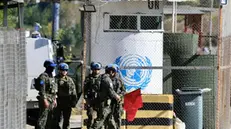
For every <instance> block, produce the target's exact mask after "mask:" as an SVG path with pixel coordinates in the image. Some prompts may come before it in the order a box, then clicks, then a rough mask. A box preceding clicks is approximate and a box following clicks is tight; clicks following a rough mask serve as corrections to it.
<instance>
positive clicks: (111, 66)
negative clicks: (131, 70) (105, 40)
mask: <svg viewBox="0 0 231 129" xmlns="http://www.w3.org/2000/svg"><path fill="white" fill-rule="evenodd" d="M105 70H106V71H109V70H112V71H114V72H118V71H119V66H118V65H117V64H109V65H107V66H106V67H105Z"/></svg>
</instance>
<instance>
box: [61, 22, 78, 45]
mask: <svg viewBox="0 0 231 129" xmlns="http://www.w3.org/2000/svg"><path fill="white" fill-rule="evenodd" d="M59 40H60V42H61V43H62V44H64V45H73V46H75V47H78V46H80V45H81V44H82V34H81V27H80V25H78V24H76V25H75V26H74V27H68V28H63V29H60V31H59Z"/></svg>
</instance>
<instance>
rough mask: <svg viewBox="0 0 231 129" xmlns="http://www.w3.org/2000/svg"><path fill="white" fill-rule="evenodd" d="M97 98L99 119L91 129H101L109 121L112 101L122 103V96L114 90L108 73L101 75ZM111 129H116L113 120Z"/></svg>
mask: <svg viewBox="0 0 231 129" xmlns="http://www.w3.org/2000/svg"><path fill="white" fill-rule="evenodd" d="M98 95H99V96H98V98H97V108H98V109H99V110H98V112H97V118H96V120H95V121H94V124H93V126H92V128H91V129H101V128H102V127H103V126H104V124H105V122H106V120H107V119H108V117H109V115H110V113H111V111H112V110H111V109H112V108H111V100H116V101H117V102H120V101H121V98H120V96H119V95H118V94H117V93H116V92H115V91H114V90H113V83H112V80H111V79H110V75H109V73H108V71H106V73H105V74H103V75H101V83H100V90H99V92H98ZM110 122H111V128H110V129H116V124H115V122H114V120H113V119H111V121H110Z"/></svg>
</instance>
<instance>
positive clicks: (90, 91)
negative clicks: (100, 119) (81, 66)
mask: <svg viewBox="0 0 231 129" xmlns="http://www.w3.org/2000/svg"><path fill="white" fill-rule="evenodd" d="M100 81H101V76H100V74H98V75H93V74H90V75H89V76H88V77H86V79H85V83H84V99H85V100H86V105H87V116H88V120H87V128H88V129H89V128H90V127H91V126H92V125H93V123H94V119H95V118H96V115H97V107H96V104H97V96H98V94H97V93H98V92H99V89H100Z"/></svg>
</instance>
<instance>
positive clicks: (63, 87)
mask: <svg viewBox="0 0 231 129" xmlns="http://www.w3.org/2000/svg"><path fill="white" fill-rule="evenodd" d="M68 69H69V66H68V65H67V64H66V63H60V64H59V66H58V70H59V74H58V75H57V76H55V78H56V80H57V84H58V93H57V95H58V98H57V103H58V105H57V108H56V110H55V118H56V127H57V128H58V129H61V127H60V126H59V122H60V119H61V116H63V126H62V129H70V117H71V110H72V107H75V105H76V103H77V95H76V89H75V84H74V82H73V80H72V78H71V77H69V76H67V71H68Z"/></svg>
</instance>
